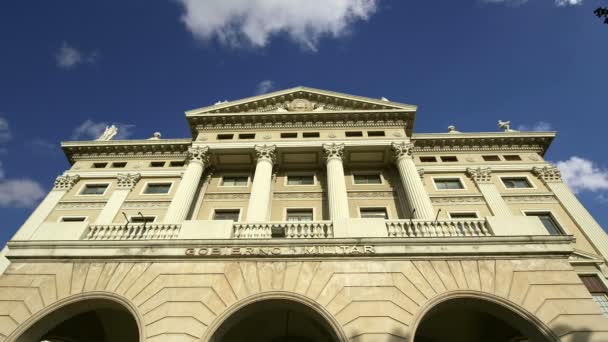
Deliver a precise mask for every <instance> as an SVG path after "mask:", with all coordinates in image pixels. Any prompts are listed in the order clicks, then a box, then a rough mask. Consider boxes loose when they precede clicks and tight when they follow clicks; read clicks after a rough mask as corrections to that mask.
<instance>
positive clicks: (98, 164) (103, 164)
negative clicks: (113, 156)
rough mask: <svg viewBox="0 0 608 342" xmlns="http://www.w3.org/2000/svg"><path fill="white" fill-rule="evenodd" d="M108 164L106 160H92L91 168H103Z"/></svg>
mask: <svg viewBox="0 0 608 342" xmlns="http://www.w3.org/2000/svg"><path fill="white" fill-rule="evenodd" d="M108 165H110V163H108V162H94V163H93V164H91V169H105V168H107V167H108Z"/></svg>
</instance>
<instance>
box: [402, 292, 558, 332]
mask: <svg viewBox="0 0 608 342" xmlns="http://www.w3.org/2000/svg"><path fill="white" fill-rule="evenodd" d="M443 341H450V342H483V341H493V342H552V341H553V340H552V339H550V338H549V337H548V336H547V335H546V334H545V333H544V332H543V331H542V330H541V329H540V328H539V327H538V325H537V324H535V323H534V322H533V321H531V320H530V319H528V318H525V317H523V316H522V315H520V314H518V313H516V312H514V311H513V310H511V309H510V308H508V307H506V306H503V305H500V304H498V303H494V302H491V301H488V300H484V299H480V298H470V297H463V298H452V299H448V300H446V301H443V302H440V303H438V304H437V305H435V306H434V307H432V308H431V309H430V310H429V311H428V312H426V314H425V315H424V316H423V317H422V320H421V321H420V322H419V324H418V327H417V329H416V334H415V337H414V342H443Z"/></svg>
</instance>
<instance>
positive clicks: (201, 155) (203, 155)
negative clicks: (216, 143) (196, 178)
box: [187, 146, 209, 165]
mask: <svg viewBox="0 0 608 342" xmlns="http://www.w3.org/2000/svg"><path fill="white" fill-rule="evenodd" d="M187 161H188V163H191V162H199V163H201V164H203V165H206V164H207V163H208V162H209V147H207V146H201V147H198V146H197V147H194V146H193V147H190V148H188V157H187Z"/></svg>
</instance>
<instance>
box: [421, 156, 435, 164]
mask: <svg viewBox="0 0 608 342" xmlns="http://www.w3.org/2000/svg"><path fill="white" fill-rule="evenodd" d="M420 162H422V163H435V162H437V158H435V157H433V156H423V157H420Z"/></svg>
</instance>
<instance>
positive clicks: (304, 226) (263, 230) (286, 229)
mask: <svg viewBox="0 0 608 342" xmlns="http://www.w3.org/2000/svg"><path fill="white" fill-rule="evenodd" d="M233 228H234V237H235V238H237V239H269V238H272V237H277V238H287V239H316V238H331V237H333V236H334V233H333V224H332V222H331V221H315V222H258V223H234V225H233Z"/></svg>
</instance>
